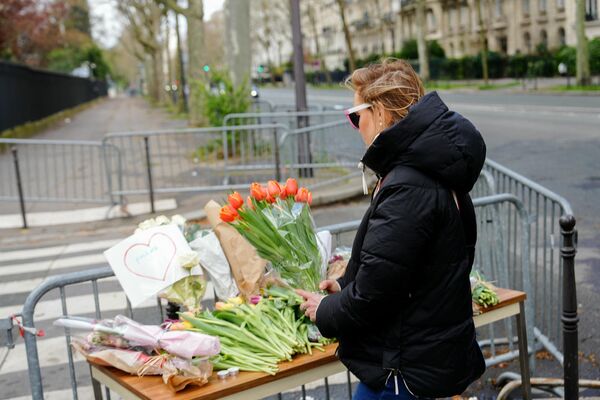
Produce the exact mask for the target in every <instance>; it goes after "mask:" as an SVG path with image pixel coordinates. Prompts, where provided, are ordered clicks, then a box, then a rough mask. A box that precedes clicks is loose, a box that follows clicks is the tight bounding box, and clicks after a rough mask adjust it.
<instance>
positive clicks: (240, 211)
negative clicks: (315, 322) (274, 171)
mask: <svg viewBox="0 0 600 400" xmlns="http://www.w3.org/2000/svg"><path fill="white" fill-rule="evenodd" d="M311 202H312V194H311V192H310V191H308V189H306V188H298V184H297V182H296V180H294V179H291V178H290V179H288V180H287V181H286V183H285V185H281V184H280V183H279V182H277V181H269V182H268V184H267V186H266V187H265V186H262V185H261V184H259V183H252V184H251V185H250V196H248V198H247V199H246V201H244V199H243V198H242V196H241V195H240V194H239V193H237V192H234V193H233V194H231V195H229V197H228V204H225V205H224V206H223V207H222V208H221V212H220V217H221V220H222V221H224V222H227V223H229V224H231V225H232V226H233V227H234V228H235V229H236V230H237V231H238V232H239V233H240V234H241V235H242V236H243V237H244V238H246V240H248V242H250V243H251V244H252V245H253V246H254V247H255V248H256V250H257V252H258V254H259V255H260V256H261V257H262V258H264V259H265V260H267V261H268V262H269V263H270V265H271V267H272V269H273V270H275V271H277V273H278V274H279V275H280V276H281V278H282V279H283V280H284V281H285V282H286V283H288V284H289V285H290V286H292V287H294V288H301V289H304V290H308V291H318V290H319V283H320V282H321V280H322V279H323V278H324V273H325V270H326V263H324V262H323V257H322V254H321V250H320V247H319V242H318V240H319V239H318V238H317V236H316V235H315V224H314V221H313V218H312V216H311V213H310V204H311Z"/></svg>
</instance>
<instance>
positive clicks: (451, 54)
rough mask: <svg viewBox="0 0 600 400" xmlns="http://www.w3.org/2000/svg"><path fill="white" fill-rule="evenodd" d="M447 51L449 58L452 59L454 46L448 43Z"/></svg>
mask: <svg viewBox="0 0 600 400" xmlns="http://www.w3.org/2000/svg"><path fill="white" fill-rule="evenodd" d="M448 48H449V50H450V58H454V44H453V43H450V46H448Z"/></svg>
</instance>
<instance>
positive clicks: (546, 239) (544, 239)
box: [484, 160, 573, 364]
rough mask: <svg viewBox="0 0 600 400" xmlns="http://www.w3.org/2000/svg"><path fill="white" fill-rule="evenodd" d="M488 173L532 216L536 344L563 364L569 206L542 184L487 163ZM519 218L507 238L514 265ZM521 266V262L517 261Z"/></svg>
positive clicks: (509, 225)
mask: <svg viewBox="0 0 600 400" xmlns="http://www.w3.org/2000/svg"><path fill="white" fill-rule="evenodd" d="M484 168H485V170H487V171H488V172H489V173H490V174H491V175H492V176H493V178H494V182H495V185H496V186H495V187H496V191H497V192H498V193H511V194H513V195H515V196H516V197H517V198H519V200H520V201H521V202H522V203H523V205H524V207H525V210H526V211H527V213H528V214H529V216H530V217H529V218H530V221H529V262H530V265H531V268H530V279H531V282H532V286H533V287H534V288H535V291H534V292H533V294H532V297H533V298H531V300H532V301H533V303H534V304H535V305H536V307H535V330H534V334H535V337H536V340H538V342H540V343H541V344H542V345H543V346H544V347H545V348H546V349H547V350H548V351H549V352H550V353H551V354H552V355H553V356H555V357H556V358H557V360H558V361H559V362H560V363H561V364H562V363H563V354H562V351H563V338H562V330H561V320H560V316H561V311H562V299H563V266H562V258H561V257H560V245H561V240H560V239H561V236H560V235H561V233H560V232H561V230H560V225H559V219H560V217H561V216H563V215H572V214H573V210H572V209H571V205H570V204H569V202H568V201H567V200H566V199H564V198H563V197H561V196H559V195H557V194H556V193H554V192H552V191H550V190H549V189H547V188H545V187H543V186H541V185H540V184H538V183H536V182H534V181H532V180H530V179H528V178H526V177H524V176H522V175H519V174H517V173H516V172H514V171H511V170H510V169H508V168H506V167H504V166H502V165H500V164H498V163H496V162H494V161H492V160H487V161H486V164H485V167H484ZM516 218H517V216H516V215H515V214H514V213H513V214H511V215H510V216H509V218H508V219H507V220H506V223H507V228H506V229H507V232H509V233H508V237H507V240H506V244H507V246H506V248H505V249H504V250H505V251H506V258H507V260H508V263H509V264H510V263H514V262H515V261H517V260H515V259H514V257H515V256H514V255H515V254H517V249H518V244H517V241H518V238H517V236H516V235H515V234H511V233H510V232H514V231H515V229H517V227H516V225H517V223H518V222H517V221H516ZM517 262H518V261H517Z"/></svg>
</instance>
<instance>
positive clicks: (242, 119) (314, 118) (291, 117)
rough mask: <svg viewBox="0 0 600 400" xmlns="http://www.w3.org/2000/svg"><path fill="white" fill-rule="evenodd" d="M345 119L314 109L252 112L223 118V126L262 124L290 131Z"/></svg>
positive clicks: (338, 115) (332, 112) (330, 111)
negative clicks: (277, 125)
mask: <svg viewBox="0 0 600 400" xmlns="http://www.w3.org/2000/svg"><path fill="white" fill-rule="evenodd" d="M340 118H343V114H342V112H341V111H334V110H329V111H323V110H322V109H321V107H319V109H313V110H310V109H309V110H308V111H273V112H268V113H265V112H250V113H233V114H228V115H226V116H225V118H223V126H236V125H254V124H257V125H261V124H283V125H285V126H287V127H288V128H289V129H298V128H301V127H307V126H313V125H321V124H324V123H327V122H331V121H334V120H338V119H340Z"/></svg>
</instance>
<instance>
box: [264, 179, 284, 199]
mask: <svg viewBox="0 0 600 400" xmlns="http://www.w3.org/2000/svg"><path fill="white" fill-rule="evenodd" d="M267 190H268V192H269V196H271V197H273V198H276V197H279V195H280V194H281V185H280V184H279V182H277V181H269V182H268V183H267Z"/></svg>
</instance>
